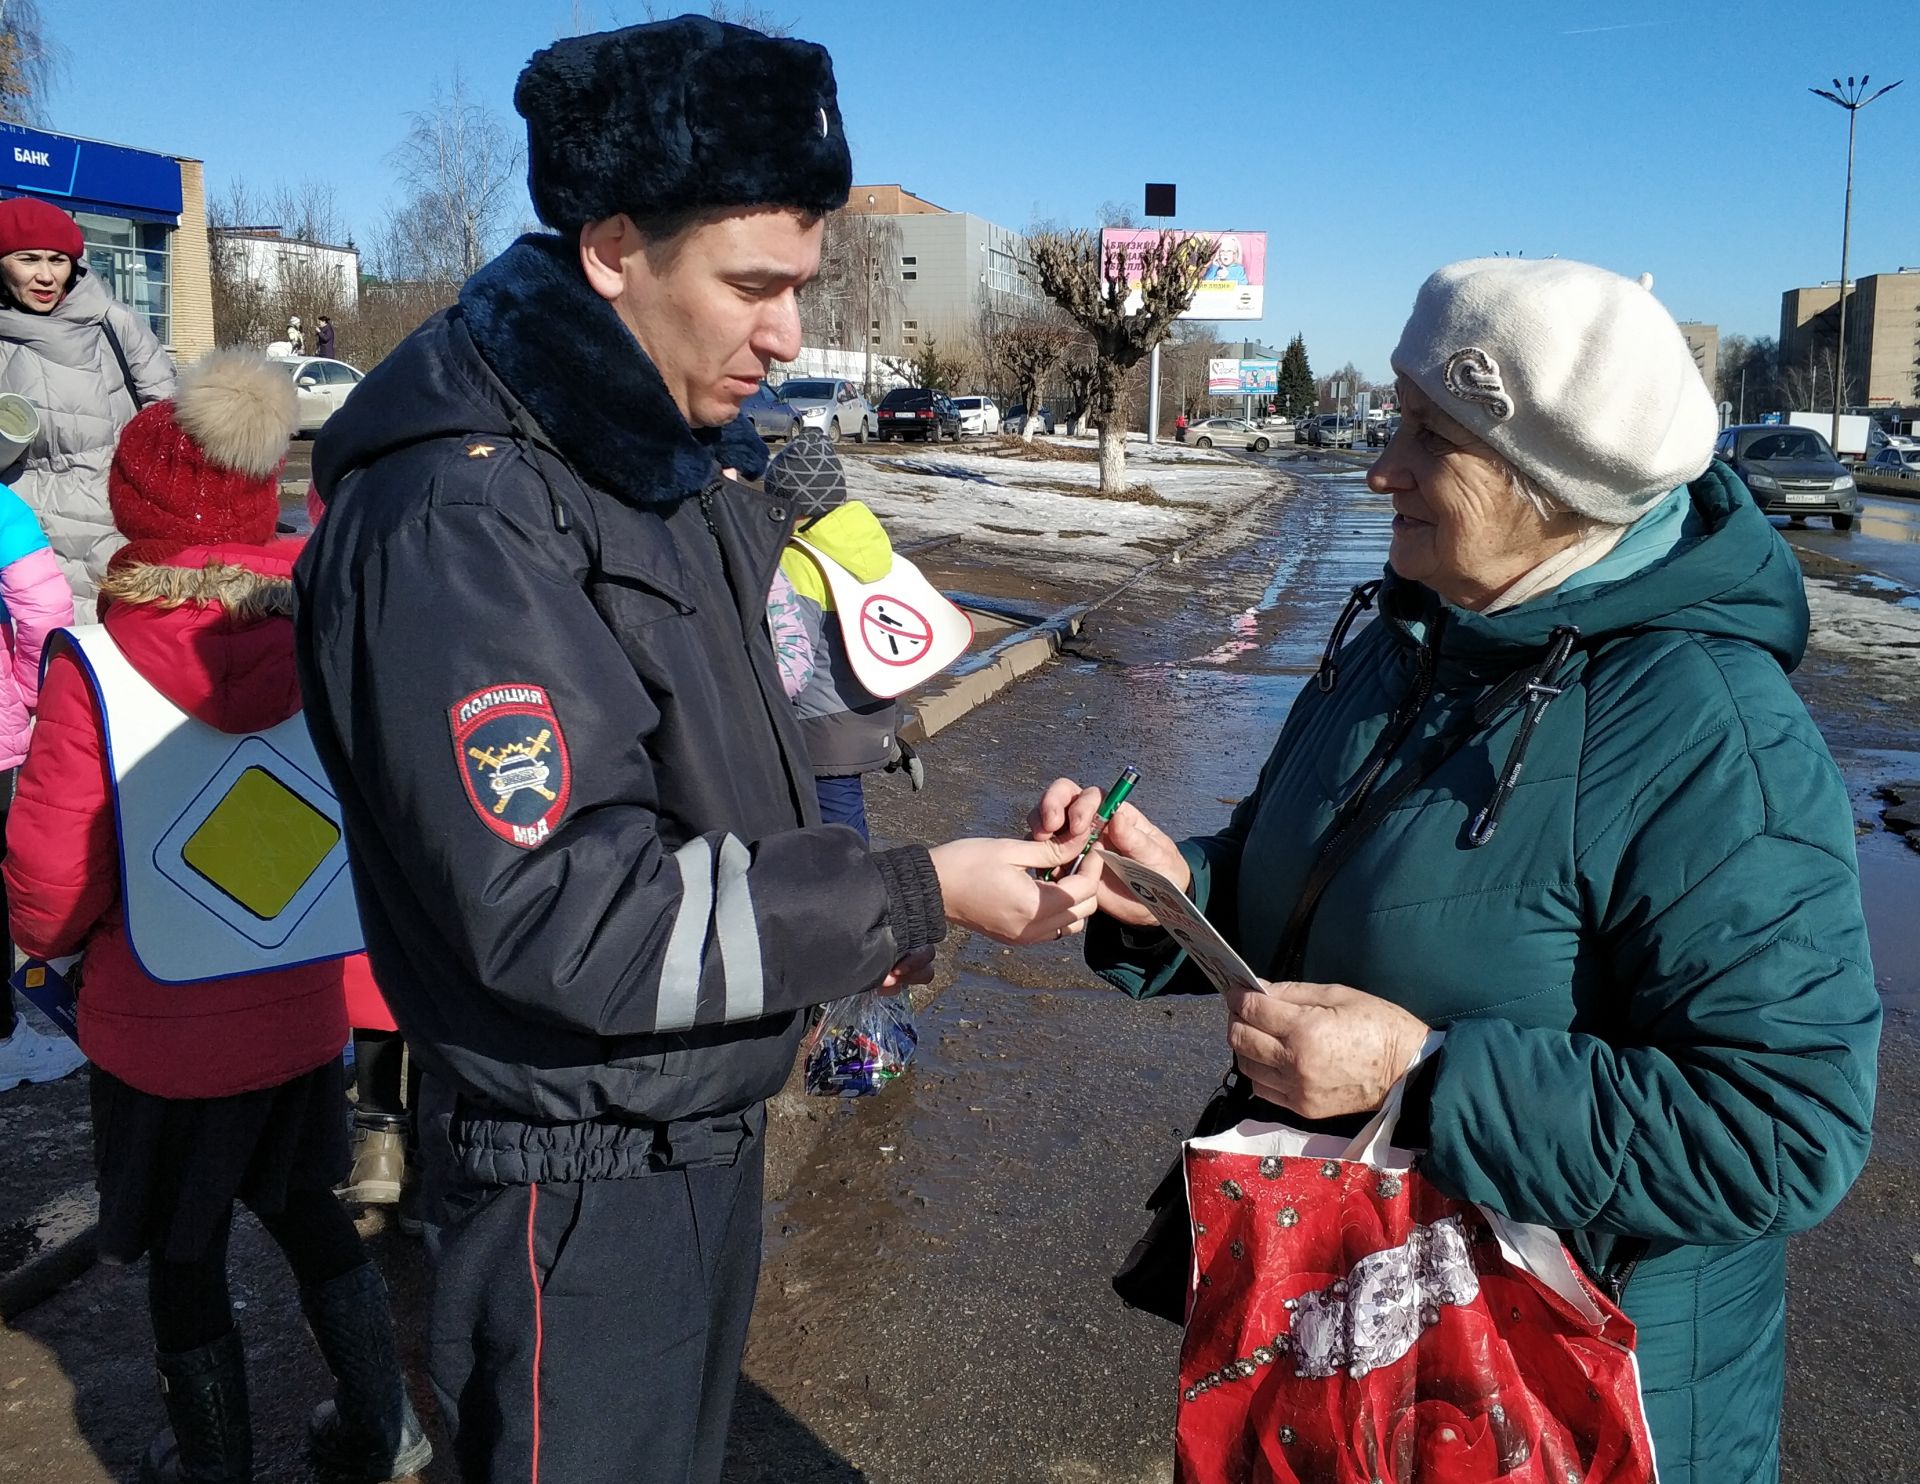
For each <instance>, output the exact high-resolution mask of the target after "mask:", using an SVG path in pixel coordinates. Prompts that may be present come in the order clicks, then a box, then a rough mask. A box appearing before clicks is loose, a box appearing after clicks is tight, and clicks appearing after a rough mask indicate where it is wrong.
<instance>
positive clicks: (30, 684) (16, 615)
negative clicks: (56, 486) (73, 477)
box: [0, 484, 73, 772]
mask: <svg viewBox="0 0 1920 1484" xmlns="http://www.w3.org/2000/svg"><path fill="white" fill-rule="evenodd" d="M0 604H4V614H0V772H5V771H8V770H11V769H13V768H17V767H19V766H20V764H21V763H22V762H24V761H25V760H26V756H27V737H28V735H29V733H30V732H31V730H32V725H33V708H34V707H35V706H36V705H37V704H38V703H39V700H40V651H41V649H42V648H43V647H44V646H45V644H46V642H47V635H48V634H50V633H52V632H53V631H54V630H55V629H61V628H65V627H66V626H67V625H68V624H70V623H72V622H73V589H72V588H70V587H68V586H67V580H66V578H64V577H62V576H61V575H60V567H59V564H58V563H57V562H55V560H54V556H53V548H52V547H51V546H49V545H48V544H47V536H46V533H45V532H44V531H42V530H41V529H40V522H39V521H38V520H37V519H35V518H34V514H33V510H32V507H30V506H29V505H28V504H27V502H26V501H25V500H23V499H21V498H20V497H19V496H18V495H16V494H15V493H14V492H13V491H12V490H11V489H9V488H8V487H7V486H6V485H4V484H0Z"/></svg>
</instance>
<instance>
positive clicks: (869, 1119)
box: [728, 474, 1920, 1484]
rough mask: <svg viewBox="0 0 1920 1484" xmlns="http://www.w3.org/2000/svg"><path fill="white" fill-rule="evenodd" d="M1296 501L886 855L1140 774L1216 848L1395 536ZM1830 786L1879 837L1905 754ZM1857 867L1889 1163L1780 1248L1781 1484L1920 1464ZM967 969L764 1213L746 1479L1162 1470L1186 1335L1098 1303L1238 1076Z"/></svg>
mask: <svg viewBox="0 0 1920 1484" xmlns="http://www.w3.org/2000/svg"><path fill="white" fill-rule="evenodd" d="M1303 484H1304V488H1302V489H1301V490H1300V492H1299V493H1298V494H1297V495H1295V496H1294V497H1293V498H1291V499H1287V500H1284V501H1280V502H1276V503H1274V504H1272V505H1270V506H1268V507H1266V508H1265V509H1263V510H1261V511H1260V512H1258V513H1257V514H1256V515H1255V516H1254V517H1252V518H1250V519H1249V521H1248V523H1247V528H1246V529H1245V530H1243V531H1240V532H1235V533H1229V534H1228V535H1227V536H1226V537H1225V538H1223V539H1222V541H1220V542H1219V543H1217V545H1216V549H1215V554H1214V555H1212V556H1211V557H1203V558H1202V559H1199V560H1196V561H1193V562H1190V563H1189V564H1188V565H1187V567H1186V568H1185V570H1183V571H1179V572H1169V573H1167V574H1166V575H1165V579H1164V580H1161V581H1157V582H1155V583H1154V584H1152V585H1151V586H1150V587H1147V588H1144V589H1143V590H1141V591H1140V592H1138V593H1136V594H1132V595H1129V597H1128V599H1127V600H1125V601H1124V602H1123V603H1122V604H1119V605H1116V606H1115V608H1114V609H1112V610H1107V611H1103V612H1102V613H1101V614H1100V615H1099V616H1098V619H1097V621H1096V624H1095V626H1094V628H1093V629H1092V631H1091V632H1090V634H1089V635H1088V636H1087V637H1086V639H1085V640H1084V641H1083V643H1082V645H1081V650H1080V653H1079V654H1078V655H1077V656H1075V657H1073V658H1070V659H1069V660H1067V661H1065V662H1063V663H1061V664H1060V665H1058V666H1056V667H1055V668H1054V669H1053V670H1052V671H1050V672H1048V673H1047V674H1045V675H1043V676H1042V677H1041V678H1039V679H1037V680H1035V681H1032V682H1029V683H1028V684H1027V685H1025V686H1023V687H1022V688H1020V689H1019V690H1017V691H1015V692H1014V693H1013V695H1012V696H1011V698H1010V699H1007V700H1003V701H1002V702H1000V703H998V704H997V705H993V706H989V707H988V708H986V709H984V710H982V711H980V712H976V713H975V714H974V715H973V716H972V717H970V718H968V719H967V720H966V721H965V722H963V723H961V724H960V725H959V726H958V727H956V728H955V729H953V730H952V731H949V732H946V733H943V734H942V735H941V736H940V737H938V738H937V739H935V743H934V745H933V748H932V756H931V757H930V759H929V762H930V766H931V768H932V770H933V776H934V780H935V782H934V786H933V790H932V792H931V793H930V794H928V795H925V796H922V797H920V798H918V799H915V798H912V797H909V796H905V795H902V794H900V793H896V792H893V791H891V790H889V789H887V788H886V787H885V786H884V785H883V786H882V788H881V789H880V790H878V791H877V793H878V799H877V808H876V811H875V813H876V818H877V820H878V822H879V824H880V826H881V828H882V829H883V831H884V832H885V833H887V834H890V835H891V836H893V837H894V838H898V839H904V838H929V839H930V838H943V837H945V836H947V835H950V834H954V833H973V832H981V831H1000V830H1010V829H1013V828H1015V827H1017V825H1018V822H1019V819H1020V816H1021V815H1022V813H1023V812H1024V810H1025V808H1026V807H1027V805H1028V803H1029V802H1030V801H1031V799H1032V798H1033V797H1034V796H1035V795H1036V794H1037V793H1038V791H1039V790H1040V789H1041V788H1042V787H1044V785H1045V784H1046V782H1047V781H1048V780H1049V779H1050V778H1051V777H1052V776H1053V775H1054V773H1055V772H1056V771H1057V772H1064V773H1067V774H1070V775H1072V776H1074V777H1076V778H1079V779H1081V780H1082V781H1087V782H1093V783H1096V784H1099V785H1101V786H1103V787H1104V786H1105V785H1106V783H1107V782H1108V780H1109V779H1110V778H1111V777H1112V776H1113V775H1114V774H1116V773H1117V772H1118V770H1119V768H1120V766H1121V765H1122V764H1124V763H1127V762H1134V763H1137V764H1138V766H1139V767H1140V768H1141V769H1142V771H1143V773H1144V775H1145V779H1144V782H1143V783H1142V784H1141V786H1140V790H1139V792H1138V793H1137V794H1136V795H1135V799H1136V802H1138V803H1139V804H1140V806H1141V807H1142V808H1144V809H1145V810H1147V812H1148V813H1149V814H1151V815H1152V816H1154V817H1155V819H1156V820H1157V821H1158V822H1159V823H1160V824H1161V825H1162V826H1163V827H1165V828H1167V829H1169V830H1170V831H1172V832H1173V833H1175V834H1179V833H1181V832H1183V831H1192V830H1198V829H1202V828H1206V827H1210V826H1212V825H1213V824H1215V823H1216V822H1217V821H1219V820H1220V819H1221V818H1222V817H1223V816H1224V815H1225V813H1226V811H1227V809H1228V807H1229V806H1230V805H1231V803H1232V802H1233V801H1234V800H1235V799H1236V798H1237V797H1238V796H1239V795H1240V794H1241V793H1242V792H1243V791H1244V790H1245V789H1246V788H1247V787H1248V786H1249V785H1250V783H1251V781H1252V778H1253V776H1254V774H1255V772H1256V771H1257V769H1258V767H1259V765H1260V763H1261V762H1262V760H1263V759H1264V757H1265V755H1266V751H1267V748H1268V746H1269V745H1270V743H1271V741H1272V738H1273V736H1274V734H1275V732H1276V731H1277V729H1278V725H1279V722H1280V720H1281V718H1282V716H1283V715H1284V713H1285V710H1286V707H1287V705H1288V704H1289V703H1290V701H1291V700H1292V698H1293V696H1294V695H1295V694H1296V693H1297V692H1298V690H1299V688H1300V686H1301V685H1302V684H1303V683H1304V682H1305V680H1306V679H1307V677H1308V676H1309V675H1310V673H1311V670H1312V667H1313V665H1314V664H1315V662H1316V661H1317V658H1318V653H1319V647H1320V644H1321V642H1322V639H1323V637H1324V635H1325V633H1326V631H1327V628H1328V626H1329V624H1330V622H1331V620H1332V618H1333V616H1334V613H1335V611H1336V610H1337V607H1338V605H1339V602H1340V600H1341V599H1342V597H1343V596H1344V594H1345V591H1346V589H1347V588H1348V587H1349V586H1350V585H1351V584H1352V583H1353V582H1356V581H1360V580H1363V579H1364V578H1366V577H1369V576H1372V575H1375V574H1376V573H1377V571H1378V568H1379V563H1380V558H1381V555H1382V553H1383V551H1384V547H1385V543H1386V520H1387V512H1386V511H1385V509H1384V507H1383V505H1382V504H1381V502H1380V501H1378V500H1377V499H1375V498H1374V497H1373V496H1371V495H1370V494H1368V493H1367V492H1366V491H1365V489H1364V487H1363V486H1362V484H1361V482H1360V479H1359V477H1358V475H1357V474H1345V475H1340V476H1332V477H1325V478H1320V479H1312V480H1308V481H1303ZM1881 743H1882V746H1883V747H1895V746H1903V745H1904V746H1909V747H1910V746H1912V743H1911V742H1910V741H1902V740H1901V739H1899V738H1891V737H1890V738H1883V739H1881ZM1841 762H1842V765H1843V767H1844V768H1846V769H1847V770H1848V772H1849V776H1850V778H1851V779H1852V780H1853V781H1854V783H1855V785H1856V791H1857V793H1858V794H1859V796H1860V805H1859V807H1860V811H1861V813H1862V816H1863V817H1867V816H1868V815H1869V813H1870V810H1871V805H1870V803H1869V802H1868V800H1867V798H1866V790H1867V788H1868V786H1869V784H1870V783H1871V782H1872V781H1873V780H1874V779H1876V778H1880V777H1885V776H1888V771H1889V770H1890V769H1891V770H1894V771H1899V770H1901V769H1902V768H1904V769H1905V771H1908V772H1914V771H1920V768H1917V767H1916V766H1915V764H1916V762H1920V759H1916V758H1915V757H1914V756H1913V755H1911V754H1907V755H1905V756H1901V755H1898V754H1895V753H1890V752H1886V751H1861V752H1849V753H1846V754H1844V755H1842V757H1841ZM1862 845H1863V857H1864V864H1865V869H1866V875H1867V890H1868V899H1869V910H1870V913H1871V914H1872V916H1873V919H1874V928H1875V937H1876V960H1877V962H1878V964H1879V968H1880V978H1881V982H1882V984H1883V987H1884V988H1885V990H1886V993H1887V995H1888V1001H1889V1006H1890V1011H1891V1014H1890V1020H1889V1031H1888V1040H1887V1050H1886V1053H1885V1058H1884V1059H1885V1063H1886V1065H1885V1068H1884V1070H1883V1073H1882V1094H1881V1115H1880V1120H1879V1123H1880V1136H1879V1142H1878V1145H1877V1149H1876V1154H1875V1158H1874V1160H1873V1163H1872V1164H1871V1166H1870V1168H1869V1170H1868V1172H1867V1174H1866V1175H1865V1176H1864V1177H1863V1178H1862V1180H1861V1182H1860V1184H1859V1186H1858V1187H1857V1188H1856V1191H1855V1193H1854V1195H1853V1196H1852V1197H1851V1198H1850V1199H1849V1201H1848V1202H1847V1203H1846V1205H1845V1206H1843V1208H1842V1210H1841V1211H1840V1213H1839V1214H1838V1215H1837V1216H1836V1217H1835V1218H1834V1219H1833V1220H1832V1221H1830V1222H1829V1223H1828V1224H1827V1225H1826V1226H1825V1227H1823V1228H1821V1229H1820V1230H1819V1231H1818V1232H1816V1233H1814V1234H1813V1235H1811V1236H1809V1237H1805V1238H1802V1239H1799V1240H1798V1241H1797V1242H1796V1243H1795V1244H1794V1249H1793V1260H1792V1274H1793V1276H1792V1283H1793V1304H1794V1309H1793V1316H1792V1320H1791V1324H1792V1330H1791V1383H1790V1385H1791V1390H1790V1399H1789V1411H1788V1418H1787V1460H1788V1462H1787V1477H1788V1478H1789V1479H1790V1480H1794V1481H1800V1484H1813V1481H1816V1480H1818V1481H1826V1480H1834V1479H1842V1478H1887V1479H1892V1478H1903V1477H1909V1476H1910V1475H1911V1473H1912V1467H1913V1466H1912V1459H1913V1458H1914V1456H1915V1445H1916V1443H1920V1412H1917V1411H1916V1407H1915V1402H1914V1398H1915V1396H1916V1394H1920V1388H1916V1386H1915V1384H1914V1380H1915V1373H1916V1369H1920V1367H1916V1362H1915V1359H1914V1356H1913V1353H1912V1339H1913V1336H1914V1333H1915V1328H1916V1326H1915V1317H1914V1316H1915V1314H1916V1312H1917V1309H1916V1306H1917V1305H1920V1225H1916V1220H1915V1218H1916V1216H1920V1202H1917V1201H1916V1199H1915V1194H1914V1176H1915V1175H1916V1174H1917V1173H1920V1075H1916V1065H1917V1064H1916V1058H1915V1052H1916V1049H1920V1047H1917V1046H1916V1038H1915V1031H1916V1020H1915V1011H1916V1010H1920V943H1916V941H1915V935H1914V931H1913V928H1912V926H1911V916H1910V913H1911V909H1910V903H1911V901H1912V900H1913V899H1914V892H1915V890H1916V888H1920V857H1915V856H1914V854H1913V853H1912V852H1911V851H1908V850H1906V849H1905V848H1904V847H1902V846H1901V845H1900V842H1899V841H1898V840H1897V839H1895V838H1893V837H1891V836H1887V835H1875V836H1870V837H1868V838H1866V839H1864V840H1863V842H1862ZM954 967H955V970H956V972H955V973H954V974H953V977H952V979H951V981H950V982H948V983H945V984H944V986H943V987H941V988H940V990H939V993H938V996H937V998H936V999H935V1000H934V1003H933V1004H932V1006H931V1008H930V1009H929V1010H928V1011H927V1012H926V1013H925V1015H924V1017H923V1032H924V1042H923V1053H922V1060H921V1063H920V1065H919V1066H918V1067H917V1068H916V1070H915V1071H914V1072H913V1073H912V1074H911V1075H910V1076H909V1077H908V1078H907V1079H905V1080H903V1081H902V1082H901V1083H900V1084H898V1085H896V1086H895V1087H894V1088H892V1089H890V1090H889V1092H888V1093H887V1095H886V1096H884V1097H881V1098H878V1099H874V1100H870V1101H868V1102H864V1103H859V1104H852V1105H847V1106H844V1107H839V1108H834V1109H832V1110H831V1115H832V1116H831V1117H830V1118H829V1119H828V1132H827V1133H826V1135H825V1137H824V1138H823V1139H822V1140H821V1142H820V1143H819V1145H818V1146H817V1148H816V1149H815V1151H814V1153H813V1155H812V1157H811V1158H810V1159H808V1160H806V1161H805V1162H804V1164H803V1166H802V1168H800V1169H799V1170H798V1171H797V1172H796V1174H795V1178H794V1179H793V1180H792V1183H791V1185H790V1186H789V1187H788V1188H787V1190H786V1192H785V1194H784V1196H783V1197H782V1198H781V1199H779V1200H778V1201H777V1202H776V1203H775V1204H774V1206H773V1208H772V1209H771V1211H770V1213H769V1227H768V1230H769V1261H768V1266H767V1272H766V1277H765V1281H764V1283H763V1286H762V1293H761V1305H760V1309H759V1311H758V1313H757V1315H756V1318H755V1323H754V1331H753V1339H752V1344H751V1348H750V1351H749V1357H748V1366H747V1371H748V1375H749V1377H750V1378H751V1380H752V1382H753V1390H752V1392H751V1394H750V1407H749V1409H748V1413H747V1415H746V1417H745V1418H743V1422H744V1423H745V1424H746V1425H745V1426H744V1427H743V1428H741V1429H737V1435H738V1438H739V1444H740V1446H739V1447H738V1448H737V1450H736V1456H735V1459H734V1464H733V1467H732V1469H731V1471H730V1473H729V1476H728V1477H729V1479H730V1481H732V1484H773V1481H776V1480H781V1481H785V1480H806V1481H812V1480H821V1481H826V1480H834V1481H841V1480H855V1479H866V1480H871V1481H875V1484H907V1481H913V1484H961V1481H967V1484H990V1481H1002V1480H1004V1481H1008V1484H1013V1481H1080V1480H1088V1481H1091V1480H1118V1481H1133V1480H1141V1481H1145V1480H1164V1479H1165V1478H1167V1477H1168V1475H1169V1460H1170V1451H1171V1450H1170V1444H1169V1436H1170V1430H1171V1427H1172V1420H1173V1401H1174V1397H1173V1377H1174V1374H1175V1367H1176V1362H1177V1354H1178V1340H1177V1336H1176V1334H1175V1333H1174V1331H1173V1330H1172V1329H1171V1328H1170V1327H1168V1326H1166V1325H1164V1324H1161V1323H1160V1322H1159V1321H1156V1320H1151V1319H1146V1318H1142V1317H1141V1316H1138V1315H1135V1314H1132V1313H1130V1312H1128V1311H1127V1310H1125V1309H1123V1308H1122V1307H1121V1306H1120V1305H1119V1303H1118V1301H1117V1300H1116V1299H1114V1297H1113V1296H1112V1294H1111V1293H1110V1291H1109V1289H1108V1286H1107V1276H1108V1274H1109V1273H1110V1272H1111V1270H1112V1268H1113V1267H1114V1265H1115V1264H1116V1263H1117V1262H1118V1261H1119V1259H1120V1258H1121V1257H1122V1256H1124V1254H1125V1252H1126V1250H1127V1247H1128V1246H1129V1244H1130V1243H1131V1241H1132V1240H1133V1238H1134V1237H1135V1236H1136V1235H1137V1233H1138V1230H1139V1228H1140V1223H1141V1218H1140V1213H1139V1209H1138V1203H1139V1200H1140V1199H1141V1197H1142V1196H1143V1195H1144V1193H1145V1192H1146V1190H1147V1189H1148V1188H1149V1187H1150V1186H1151V1184H1152V1183H1153V1181H1154V1180H1155V1179H1156V1178H1157V1177H1158V1175H1159V1173H1160V1171H1161V1170H1162V1168H1164V1166H1165V1164H1166V1162H1167V1160H1168V1159H1169V1158H1170V1156H1171V1155H1172V1153H1173V1151H1174V1149H1175V1147H1176V1142H1177V1139H1178V1138H1179V1136H1180V1134H1181V1133H1182V1132H1184V1129H1185V1126H1186V1124H1187V1123H1188V1121H1189V1120H1190V1119H1191V1116H1192V1114H1193V1113H1194V1112H1195V1111H1196V1110H1197V1108H1198V1107H1199V1105H1200V1103H1201V1102H1202V1101H1203V1100H1204V1098H1205V1095H1206V1093H1207V1092H1208V1090H1209V1089H1210V1088H1211V1087H1212V1085H1213V1083H1214V1081H1215V1080H1216V1078H1217V1077H1218V1075H1219V1072H1220V1071H1221V1070H1222V1068H1223V1066H1224V1062H1225V1055H1224V1050H1223V1041H1222V1022H1221V1017H1220V1012H1219V1007H1218V1005H1217V1004H1216V1003H1214V1002H1212V1001H1205V1002H1198V1001H1188V1002H1179V1003H1171V1004H1167V1003H1155V1004H1147V1005H1137V1004H1134V1003H1132V1002H1129V1001H1126V1000H1125V999H1123V998H1122V997H1120V996H1118V995H1116V994H1113V993H1111V992H1109V991H1105V990H1101V989H1096V988H1094V987H1092V981H1091V979H1090V976H1088V975H1087V973H1086V971H1085V969H1084V967H1083V966H1082V965H1081V964H1080V963H1079V962H1078V955H1077V953H1074V952H1072V951H1069V950H1066V949H1055V948H1053V947H1051V946H1049V947H1048V948H1046V949H1042V950H1029V951H1025V952H1011V951H1008V950H1004V949H1001V948H999V947H998V946H996V945H993V944H989V943H985V942H981V941H975V942H972V943H969V944H967V945H965V946H964V947H962V948H961V949H960V950H959V952H958V954H957V955H956V956H955V965H954ZM756 1414H757V1420H756ZM776 1439H777V1440H778V1446H777V1449H776V1450H775V1451H769V1447H770V1446H771V1445H773V1443H774V1440H776Z"/></svg>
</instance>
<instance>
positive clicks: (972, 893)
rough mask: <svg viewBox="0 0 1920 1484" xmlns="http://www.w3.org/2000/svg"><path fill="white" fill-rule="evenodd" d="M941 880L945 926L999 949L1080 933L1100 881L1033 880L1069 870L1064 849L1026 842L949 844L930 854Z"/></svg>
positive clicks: (1092, 877)
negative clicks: (978, 935) (1061, 868)
mask: <svg viewBox="0 0 1920 1484" xmlns="http://www.w3.org/2000/svg"><path fill="white" fill-rule="evenodd" d="M929 853H930V854H931V855H932V856H933V869H934V871H935V872H936V873H937V874H938V876H939V877H940V894H941V896H942V897H944V898H945V901H946V912H947V920H948V921H949V922H953V923H957V924H959V925H960V926H961V927H965V928H972V929H973V930H974V931H975V932H977V933H985V934H986V935H987V936H988V937H989V938H992V939H995V940H996V941H998V942H1001V943H1015V944H1021V943H1043V942H1045V941H1046V940H1047V939H1049V938H1065V937H1068V936H1070V935H1072V934H1074V933H1079V932H1084V931H1085V930H1086V926H1087V919H1088V918H1089V917H1091V916H1093V913H1094V893H1095V892H1096V890H1097V889H1098V883H1099V875H1098V873H1097V872H1095V873H1082V874H1081V875H1079V876H1069V877H1066V878H1064V879H1062V880H1060V881H1045V880H1040V879H1038V878H1037V877H1036V876H1035V875H1034V874H1033V873H1034V872H1036V871H1038V872H1041V873H1043V874H1044V873H1050V872H1052V871H1053V870H1054V869H1055V868H1056V867H1058V866H1061V865H1066V864H1071V863H1072V860H1073V851H1072V849H1071V848H1069V847H1068V846H1066V845H1064V844H1047V843H1045V842H1036V841H1028V840H949V841H948V842H947V843H946V844H945V845H936V846H934V847H933V849H932V851H930V852H929Z"/></svg>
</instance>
